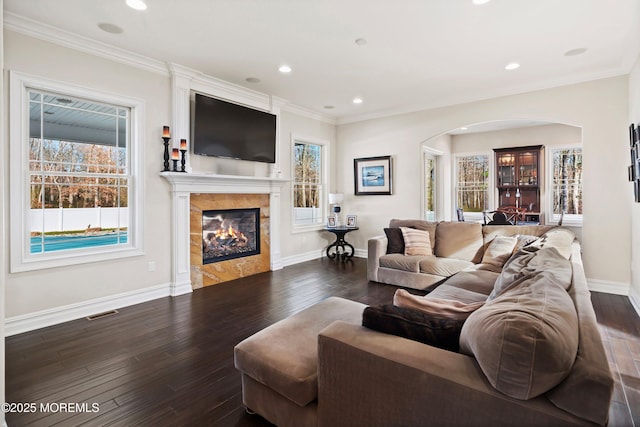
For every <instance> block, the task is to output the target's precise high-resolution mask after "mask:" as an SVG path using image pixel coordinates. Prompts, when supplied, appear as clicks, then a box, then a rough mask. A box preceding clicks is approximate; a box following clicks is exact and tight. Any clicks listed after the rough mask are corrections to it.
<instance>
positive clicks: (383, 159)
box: [353, 156, 392, 196]
mask: <svg viewBox="0 0 640 427" xmlns="http://www.w3.org/2000/svg"><path fill="white" fill-rule="evenodd" d="M391 176H392V175H391V156H380V157H364V158H360V159H353V177H354V181H355V190H354V192H355V195H356V196H362V195H367V194H368V195H388V194H392V187H391Z"/></svg>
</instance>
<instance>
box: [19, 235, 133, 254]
mask: <svg viewBox="0 0 640 427" xmlns="http://www.w3.org/2000/svg"><path fill="white" fill-rule="evenodd" d="M123 243H127V233H126V232H121V233H119V234H118V233H110V234H100V235H92V236H85V235H66V236H46V235H45V236H44V251H45V252H52V251H63V250H67V249H81V248H88V247H92V246H105V245H117V244H123ZM42 248H43V239H42V237H41V236H36V237H32V238H31V253H32V254H37V253H41V252H42Z"/></svg>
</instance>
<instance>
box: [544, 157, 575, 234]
mask: <svg viewBox="0 0 640 427" xmlns="http://www.w3.org/2000/svg"><path fill="white" fill-rule="evenodd" d="M548 163H549V165H550V168H549V169H550V171H549V172H550V177H549V198H550V199H549V213H548V215H549V222H551V223H555V222H558V221H559V220H560V217H561V216H562V217H563V220H562V221H563V224H565V225H580V224H582V177H583V172H582V147H577V146H573V147H562V148H554V147H551V148H550V149H549V162H548Z"/></svg>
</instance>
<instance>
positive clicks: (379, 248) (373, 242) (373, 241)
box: [367, 235, 388, 282]
mask: <svg viewBox="0 0 640 427" xmlns="http://www.w3.org/2000/svg"><path fill="white" fill-rule="evenodd" d="M387 242H388V240H387V236H385V235H382V236H375V237H372V238H370V239H369V241H368V242H367V279H369V280H372V281H374V282H377V281H378V268H379V267H380V257H381V256H382V255H385V254H386V253H387Z"/></svg>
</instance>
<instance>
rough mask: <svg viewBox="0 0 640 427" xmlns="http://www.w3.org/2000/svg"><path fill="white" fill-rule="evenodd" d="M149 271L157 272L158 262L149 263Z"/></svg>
mask: <svg viewBox="0 0 640 427" xmlns="http://www.w3.org/2000/svg"><path fill="white" fill-rule="evenodd" d="M149 271H156V262H155V261H149Z"/></svg>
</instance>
